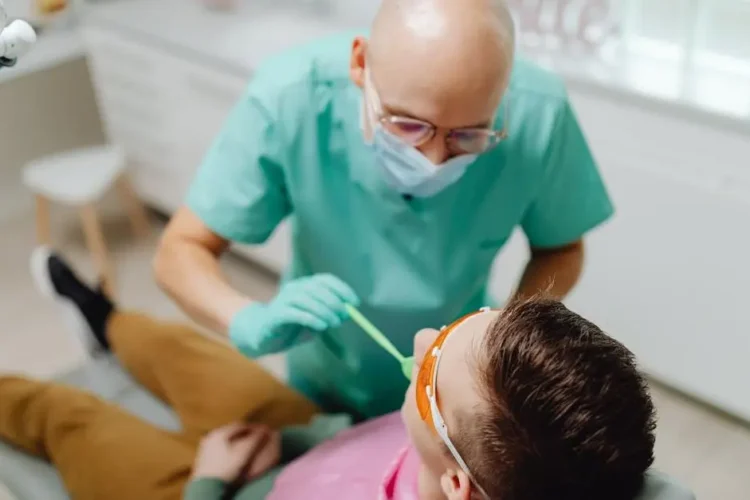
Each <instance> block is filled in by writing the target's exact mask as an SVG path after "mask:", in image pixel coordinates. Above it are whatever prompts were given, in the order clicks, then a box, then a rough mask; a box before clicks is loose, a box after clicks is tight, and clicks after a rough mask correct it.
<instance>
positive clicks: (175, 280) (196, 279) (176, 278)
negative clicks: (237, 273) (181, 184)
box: [154, 209, 251, 334]
mask: <svg viewBox="0 0 750 500" xmlns="http://www.w3.org/2000/svg"><path fill="white" fill-rule="evenodd" d="M200 224H201V223H200V222H199V221H198V220H197V218H195V216H194V215H193V214H192V213H190V212H189V211H187V210H185V209H183V210H181V211H179V212H178V213H177V214H176V215H175V216H174V217H173V219H172V221H171V222H170V223H169V225H168V226H167V228H166V230H165V232H164V236H163V237H162V241H161V242H160V244H159V248H158V250H157V253H156V257H155V259H154V273H155V275H156V280H157V282H158V283H159V285H160V286H161V288H162V289H163V290H164V291H165V292H166V293H167V294H168V295H169V296H170V297H171V298H172V299H173V300H174V301H175V302H176V303H177V305H179V306H180V307H181V308H182V310H183V311H185V313H186V314H187V315H188V316H190V317H191V318H192V319H193V320H195V321H196V322H197V323H199V324H200V325H202V326H204V327H206V328H208V329H211V330H213V331H215V332H218V333H222V334H226V333H227V332H228V330H229V324H230V323H231V321H232V318H233V317H234V315H235V314H236V313H237V312H238V311H239V310H240V309H242V308H243V307H245V306H247V305H248V304H249V303H250V302H251V300H250V299H249V298H248V297H246V296H244V295H243V294H241V293H239V292H237V291H236V290H235V289H234V288H232V286H231V285H230V284H229V283H228V281H227V280H226V278H225V277H224V274H223V273H222V270H221V267H220V266H219V258H220V256H221V254H222V253H223V252H224V251H225V250H226V248H227V246H228V244H227V242H226V241H225V240H222V239H221V238H219V237H217V236H215V235H213V234H212V233H210V232H209V231H208V230H207V229H206V228H205V227H204V226H201V225H200Z"/></svg>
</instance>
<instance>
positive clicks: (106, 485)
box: [0, 377, 195, 500]
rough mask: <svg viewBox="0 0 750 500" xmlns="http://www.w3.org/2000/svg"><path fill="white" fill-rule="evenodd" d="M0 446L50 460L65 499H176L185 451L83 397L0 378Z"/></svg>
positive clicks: (187, 463) (189, 453)
mask: <svg viewBox="0 0 750 500" xmlns="http://www.w3.org/2000/svg"><path fill="white" fill-rule="evenodd" d="M0 439H2V440H4V441H7V442H9V443H10V444H12V445H15V446H16V447H18V448H20V449H21V450H24V451H26V452H28V453H31V454H34V455H37V456H39V457H44V458H46V459H48V460H50V461H51V462H52V463H53V464H54V465H55V466H56V467H57V469H58V471H59V472H60V475H61V476H62V479H63V482H64V483H65V486H66V488H67V489H68V491H69V493H70V495H71V497H72V498H73V500H102V499H107V500H133V499H144V500H146V499H148V500H178V499H180V498H181V497H182V490H183V489H184V487H185V484H186V483H187V481H188V479H189V475H190V468H191V464H192V460H193V457H194V455H195V447H194V445H192V444H189V443H187V442H184V440H183V441H181V440H180V438H179V437H177V436H174V435H173V434H170V433H168V432H166V431H163V430H160V429H157V428H155V427H153V426H151V425H149V424H147V423H146V422H144V421H142V420H140V419H138V418H137V417H134V416H132V415H129V414H127V413H125V412H123V411H122V410H120V409H119V408H117V407H116V406H114V405H111V404H109V403H106V402H104V401H102V400H100V399H98V398H96V397H94V396H92V395H90V394H87V393H85V392H83V391H80V390H77V389H75V388H72V387H68V386H65V385H61V384H54V383H46V382H36V381H32V380H29V379H26V378H20V377H0Z"/></svg>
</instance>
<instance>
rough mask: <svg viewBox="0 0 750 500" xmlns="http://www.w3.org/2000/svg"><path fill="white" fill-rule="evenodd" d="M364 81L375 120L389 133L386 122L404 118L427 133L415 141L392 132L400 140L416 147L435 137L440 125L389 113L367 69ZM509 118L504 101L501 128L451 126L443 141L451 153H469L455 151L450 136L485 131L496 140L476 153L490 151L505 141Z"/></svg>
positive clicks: (389, 122) (507, 133) (390, 122)
mask: <svg viewBox="0 0 750 500" xmlns="http://www.w3.org/2000/svg"><path fill="white" fill-rule="evenodd" d="M365 81H366V82H368V84H369V87H370V91H371V92H372V99H373V100H374V102H372V103H371V104H374V105H375V106H374V107H375V108H377V109H372V110H371V111H372V112H374V113H375V115H376V120H377V121H378V123H380V124H381V125H383V126H384V127H386V130H388V131H389V133H391V134H393V132H391V131H390V129H389V128H388V124H392V123H394V122H393V120H405V121H408V122H411V123H415V124H419V125H424V126H426V127H428V130H429V133H428V134H427V135H426V136H425V137H424V139H421V140H420V141H417V142H411V141H406V140H405V139H404V138H403V137H401V136H400V135H398V134H394V135H396V137H398V138H399V139H400V140H402V141H404V142H407V143H408V144H409V145H410V146H412V147H415V148H418V147H420V146H423V145H425V144H427V143H428V142H430V141H431V140H432V139H434V138H435V135H436V134H437V132H438V130H440V129H441V127H438V126H437V125H434V124H432V123H430V122H428V121H426V120H422V119H420V118H413V117H410V116H403V115H399V114H394V113H389V112H387V111H385V109H384V108H383V103H382V101H381V100H380V95H379V94H378V91H377V90H376V89H375V84H374V83H373V81H372V75H371V73H370V70H369V69H366V70H365ZM509 118H510V103H508V102H506V103H505V110H504V117H503V128H502V130H495V129H493V128H492V127H491V126H490V127H456V128H451V129H448V131H447V133H446V134H445V143H446V145H447V146H448V148H449V149H450V150H451V152H453V153H456V154H471V153H469V152H467V151H456V150H454V149H453V148H451V137H452V136H453V135H454V134H456V133H460V132H466V131H479V132H483V133H486V134H487V136H488V137H494V138H495V140H496V142H495V143H494V144H492V146H490V147H488V148H487V149H485V150H483V151H481V152H479V153H478V154H484V153H487V152H489V151H492V150H493V149H495V148H496V147H497V146H498V145H500V143H502V142H503V141H505V140H506V139H507V138H508V137H509V132H508V122H509Z"/></svg>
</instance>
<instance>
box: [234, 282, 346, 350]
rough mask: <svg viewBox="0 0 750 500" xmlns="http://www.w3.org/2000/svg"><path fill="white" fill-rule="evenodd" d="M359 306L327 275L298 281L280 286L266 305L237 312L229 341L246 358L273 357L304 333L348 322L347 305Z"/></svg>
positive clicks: (319, 330) (257, 305)
mask: <svg viewBox="0 0 750 500" xmlns="http://www.w3.org/2000/svg"><path fill="white" fill-rule="evenodd" d="M347 304H351V305H354V306H357V305H359V298H358V297H357V294H355V293H354V291H353V290H352V289H351V288H350V287H349V286H348V285H347V284H345V283H344V282H343V281H341V280H340V279H338V278H336V277H335V276H331V275H329V274H318V275H315V276H311V277H308V278H300V279H297V280H294V281H291V282H289V283H287V284H286V285H284V286H282V288H281V290H280V291H279V293H278V295H276V297H275V298H274V299H273V300H272V301H271V302H269V303H267V304H262V303H257V302H256V303H253V304H250V305H248V306H247V307H245V308H244V309H242V310H240V311H239V312H238V313H237V314H236V315H235V316H234V318H233V319H232V323H231V324H230V326H229V338H230V340H231V341H232V344H234V346H235V347H237V349H239V350H240V352H242V353H243V354H245V355H246V356H249V357H258V356H263V355H266V354H273V353H276V352H280V351H283V350H285V349H288V348H289V347H291V346H292V345H293V344H294V343H295V342H297V341H299V337H300V333H301V332H302V330H303V329H307V330H311V331H313V332H323V331H325V330H328V329H330V328H336V327H339V326H341V323H342V321H343V320H345V319H346V318H348V313H347V312H346V305H347Z"/></svg>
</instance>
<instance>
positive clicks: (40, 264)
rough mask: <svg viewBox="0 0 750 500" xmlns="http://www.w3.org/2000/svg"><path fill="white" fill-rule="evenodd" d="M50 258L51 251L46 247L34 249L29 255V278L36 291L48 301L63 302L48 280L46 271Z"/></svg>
mask: <svg viewBox="0 0 750 500" xmlns="http://www.w3.org/2000/svg"><path fill="white" fill-rule="evenodd" d="M51 256H52V251H51V250H50V249H49V248H47V247H38V248H35V249H34V251H33V252H32V254H31V277H32V278H33V279H34V284H35V285H36V288H37V290H39V292H40V293H41V294H42V295H43V296H45V297H47V298H48V299H54V300H55V301H56V302H61V301H62V300H63V298H62V297H60V296H59V295H58V294H57V292H56V291H55V286H54V285H53V284H52V280H50V277H49V272H48V271H47V262H49V258H50V257H51Z"/></svg>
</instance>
